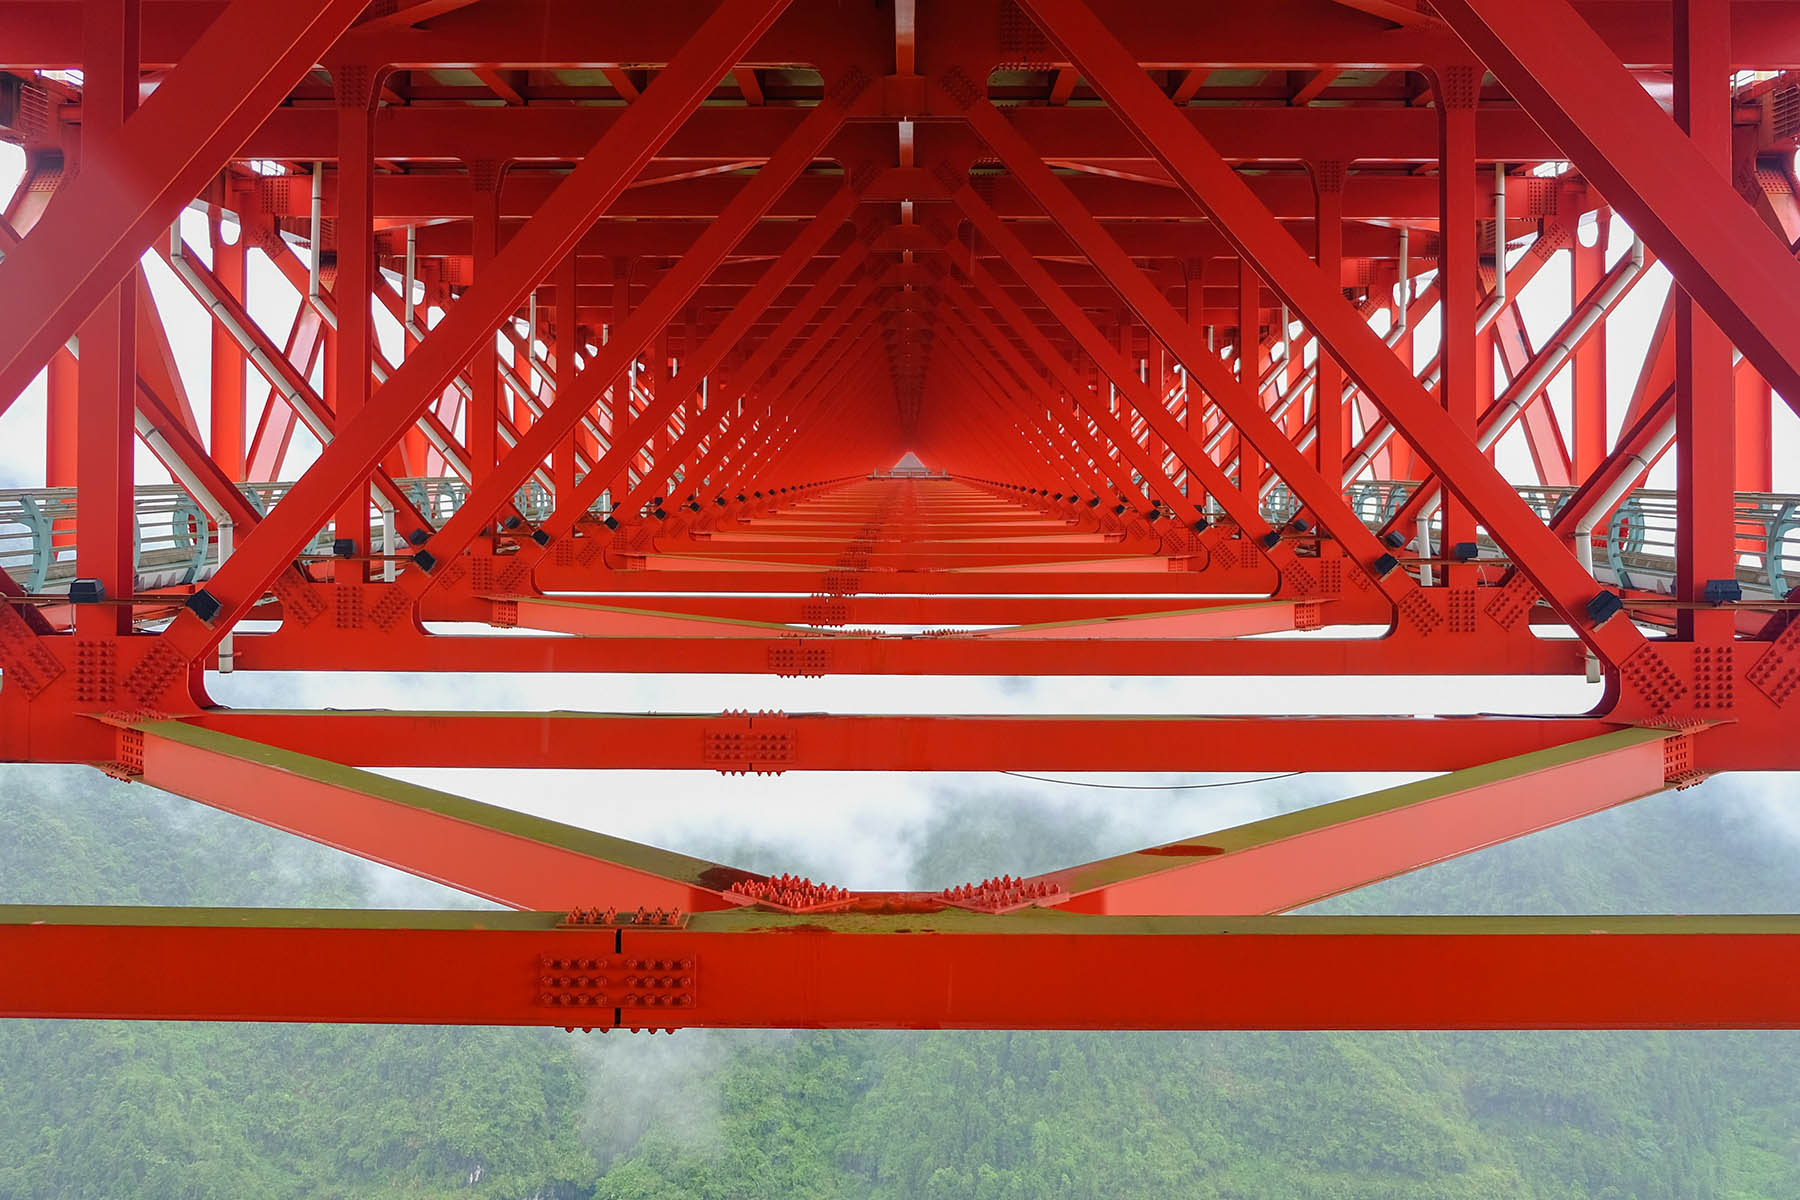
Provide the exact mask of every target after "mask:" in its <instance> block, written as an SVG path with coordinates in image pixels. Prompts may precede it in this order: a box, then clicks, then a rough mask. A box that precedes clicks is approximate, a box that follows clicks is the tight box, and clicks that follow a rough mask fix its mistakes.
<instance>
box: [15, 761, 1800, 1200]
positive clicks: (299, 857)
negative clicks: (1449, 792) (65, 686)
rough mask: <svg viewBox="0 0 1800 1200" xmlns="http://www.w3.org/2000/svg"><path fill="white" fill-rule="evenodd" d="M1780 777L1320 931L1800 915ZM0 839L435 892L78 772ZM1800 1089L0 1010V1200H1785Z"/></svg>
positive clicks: (141, 882) (1611, 1051) (1372, 1057)
mask: <svg viewBox="0 0 1800 1200" xmlns="http://www.w3.org/2000/svg"><path fill="white" fill-rule="evenodd" d="M1783 786H1786V785H1784V784H1781V783H1777V782H1765V781H1763V780H1748V781H1733V780H1719V781H1714V782H1713V783H1711V784H1709V785H1707V786H1705V787H1702V788H1698V789H1695V790H1693V791H1690V792H1684V793H1680V794H1675V795H1669V796H1662V797H1657V798H1655V799H1652V800H1647V801H1643V802H1640V803H1639V804H1637V805H1635V806H1632V807H1630V808H1628V809H1624V810H1619V811H1616V812H1612V813H1607V814H1603V815H1601V816H1599V817H1595V818H1592V819H1590V820H1588V821H1586V822H1584V823H1582V824H1580V825H1578V826H1572V827H1568V828H1565V829H1561V830H1554V831H1551V832H1549V833H1546V834H1542V835H1539V836H1537V837H1535V838H1533V839H1530V841H1529V842H1527V843H1522V844H1518V845H1513V846H1507V847H1500V848H1497V849H1495V850H1491V851H1488V852H1485V853H1483V854H1479V855H1475V856H1472V857H1470V858H1468V859H1465V860H1462V861H1459V862H1455V863H1451V864H1446V865H1445V866H1442V867H1437V868H1433V869H1431V870H1429V871H1425V872H1420V873H1419V874H1417V875H1414V876H1410V877H1407V878H1404V879H1399V880H1394V881H1391V882H1389V883H1386V884H1383V885H1380V886H1378V887H1374V888H1370V889H1367V890H1366V891H1364V892H1362V893H1359V894H1357V895H1355V896H1353V897H1346V898H1343V899H1340V900H1337V901H1333V902H1331V903H1330V904H1328V905H1324V906H1321V911H1339V912H1346V911H1347V912H1369V913H1375V912H1445V913H1474V912H1582V911H1592V912H1623V911H1673V912H1681V911H1796V910H1800V905H1797V904H1796V900H1797V899H1800V842H1796V841H1794V840H1790V839H1789V837H1788V836H1787V835H1786V834H1784V833H1781V832H1778V831H1777V827H1776V825H1775V824H1774V821H1773V817H1772V815H1771V814H1772V813H1773V812H1776V811H1778V810H1777V809H1776V808H1774V807H1773V805H1774V804H1778V803H1779V802H1780V798H1777V799H1776V800H1775V801H1771V800H1770V799H1769V798H1767V797H1766V796H1764V797H1763V798H1762V799H1758V798H1757V797H1758V796H1759V795H1761V793H1759V792H1757V791H1755V789H1764V790H1765V791H1766V790H1767V789H1772V788H1778V787H1783ZM1016 804H1017V802H1016V801H1002V800H998V799H996V798H993V797H982V796H960V797H952V798H950V799H948V800H947V801H946V803H945V805H944V808H943V812H942V814H941V816H940V818H939V820H938V821H937V822H936V824H934V825H933V826H932V827H931V828H928V829H926V830H925V831H923V833H922V834H921V836H920V838H919V839H918V840H917V841H916V842H915V843H914V844H912V845H911V847H910V850H911V853H912V855H913V859H914V863H913V870H914V872H915V875H916V877H917V878H918V879H919V881H920V882H921V883H924V882H936V881H938V880H940V879H947V878H951V877H956V876H966V875H968V874H970V873H977V874H978V873H979V871H980V867H981V866H982V865H985V864H986V863H989V862H992V861H993V857H994V852H995V848H996V844H1001V845H1002V846H1003V848H1004V843H1003V842H1002V841H1001V839H1002V838H1003V835H1004V831H1005V830H1007V829H1009V828H1012V829H1016V828H1017V826H1016V825H1015V824H1014V822H1013V821H1012V819H1011V817H1012V815H1013V814H1012V813H1011V812H1010V810H1009V807H1008V806H1009V805H1014V806H1016ZM1086 820H1087V823H1085V824H1084V823H1083V821H1082V820H1076V819H1074V818H1071V820H1070V821H1069V822H1067V823H1065V824H1064V825H1063V826H1061V827H1059V828H1058V829H1057V830H1054V831H1052V832H1051V833H1050V834H1048V835H1047V836H1046V838H1045V839H1044V842H1043V844H1041V845H1035V846H1032V847H1029V848H1025V849H1021V848H1020V847H1018V846H1017V845H1016V844H1013V845H1011V846H1010V852H1011V855H1012V858H1013V861H1014V862H1015V863H1016V864H1017V865H1018V866H1020V867H1024V868H1026V869H1030V868H1032V867H1036V866H1042V865H1047V862H1055V861H1057V860H1059V859H1060V860H1062V861H1068V860H1070V859H1073V858H1079V857H1084V856H1086V855H1085V854H1084V848H1086V849H1088V850H1091V848H1092V847H1093V846H1094V845H1095V836H1096V832H1095V830H1094V829H1093V828H1092V827H1091V826H1092V820H1091V819H1086ZM0 821H3V822H4V828H5V829H6V830H7V831H8V836H7V838H6V839H5V840H4V841H0V901H4V902H10V903H17V902H38V903H175V904H289V903H316V904H324V905H360V904H368V903H395V902H404V903H443V902H444V896H447V893H446V894H442V895H440V896H437V897H431V896H428V895H426V893H424V891H423V889H422V888H420V887H413V886H411V885H408V887H405V888H395V887H393V886H392V885H391V884H389V883H387V882H384V881H383V880H382V879H381V878H380V877H379V876H378V875H377V874H376V873H375V872H374V871H372V870H370V869H368V868H364V867H362V866H361V865H360V864H355V863H353V862H351V861H350V860H348V859H346V858H344V857H343V856H340V855H336V854H333V853H331V852H329V851H325V850H323V849H320V848H318V847H314V846H311V845H309V844H306V843H303V842H299V841H297V840H295V839H293V838H289V837H286V836H285V835H281V834H277V833H273V832H271V831H268V830H266V829H262V828H260V827H257V826H254V825H250V824H248V823H245V822H242V821H238V820H236V819H233V818H230V817H226V816H223V815H220V814H217V813H213V812H211V811H209V810H204V809H199V808H196V807H194V806H191V805H187V804H184V803H181V802H178V801H173V800H170V799H168V798H166V797H162V796H160V795H158V794H157V793H155V792H152V791H149V790H148V789H145V788H142V787H126V786H124V785H118V784H113V783H111V782H110V781H107V780H104V779H102V778H100V777H99V776H97V775H94V774H91V773H85V772H73V771H60V770H52V769H43V768H33V769H24V768H8V769H5V770H0ZM752 850H754V848H752ZM1020 854H1023V855H1024V857H1026V858H1042V859H1047V862H1044V861H1033V862H1019V861H1018V857H1019V855H1020ZM964 856H968V857H969V859H970V861H964ZM421 896H425V898H424V899H421ZM0 969H4V966H3V964H0ZM1221 986H1229V981H1226V980H1222V981H1221ZM1320 986H1330V981H1329V980H1321V981H1320ZM1797 1078H1800V1036H1796V1035H1790V1034H1745V1033H1682V1034H1636V1033H1579V1034H1524V1033H1508V1034H1482V1035H1449V1034H1356V1035H1348V1034H1308V1035H1281V1034H1230V1035H1225V1034H1048V1033H1024V1034H1020V1033H1012V1034H1008V1033H994V1034H968V1033H930V1034H905V1033H818V1034H777V1033H767V1034H730V1035H727V1034H718V1033H708V1032H704V1031H690V1032H686V1033H682V1034H678V1035H676V1036H675V1037H673V1038H670V1037H660V1036H659V1037H655V1038H651V1037H647V1036H639V1037H636V1038H633V1037H628V1036H621V1035H616V1034H615V1035H608V1036H601V1035H589V1036H585V1037H584V1036H571V1035H568V1034H564V1033H561V1032H542V1031H536V1030H485V1029H478V1030H447V1029H406V1028H396V1029H388V1028H379V1029H356V1028H329V1027H310V1026H302V1027H289V1026H195V1025H187V1026H176V1025H154V1024H136V1025H133V1024H125V1023H110V1022H107V1023H79V1024H76V1023H55V1022H7V1023H0V1200H6V1198H11V1197H62V1196H109V1197H111V1196H118V1197H134V1196H143V1197H159V1198H162V1197H193V1198H202V1197H221V1198H224V1197H231V1198H234V1200H236V1198H240V1197H250V1196H257V1197H261V1196H268V1197H351V1196H356V1197H401V1196H405V1197H419V1196H452V1195H469V1196H491V1197H508V1198H513V1197H516V1198H524V1197H541V1198H549V1197H558V1198H563V1197H589V1196H594V1197H607V1198H611V1200H627V1198H630V1200H640V1198H646V1197H657V1198H665V1197H666V1198H670V1200H674V1198H677V1197H696V1198H714V1197H718V1198H726V1197H776V1196H801V1197H868V1198H877V1197H879V1198H884V1200H885V1198H890V1197H891V1198H894V1200H902V1198H904V1200H915V1198H917V1200H937V1198H944V1200H951V1198H955V1200H964V1198H980V1200H989V1198H992V1200H1001V1198H1005V1200H1012V1198H1019V1200H1038V1198H1047V1197H1071V1198H1076V1197H1079V1198H1082V1200H1088V1198H1094V1197H1139V1196H1143V1197H1207V1198H1219V1200H1224V1198H1239V1197H1241V1198H1244V1200H1250V1198H1253V1197H1254V1198H1257V1200H1264V1198H1269V1197H1275V1198H1287V1197H1292V1198H1295V1200H1301V1198H1305V1200H1363V1198H1367V1200H1377V1198H1380V1200H1389V1198H1400V1200H1406V1198H1413V1197H1416V1198H1418V1200H1426V1198H1431V1200H1438V1198H1452V1200H1460V1198H1466V1200H1476V1198H1480V1200H1489V1198H1494V1200H1498V1198H1503V1197H1504V1198H1512V1197H1530V1198H1534V1200H1601V1198H1605V1200H1663V1198H1669V1200H1674V1198H1701V1197H1721V1198H1726V1197H1729V1198H1733V1200H1739V1198H1743V1200H1748V1198H1751V1197H1768V1198H1770V1200H1792V1198H1793V1197H1796V1196H1800V1095H1797V1094H1796V1089H1795V1086H1794V1082H1795V1080H1796V1079H1797Z"/></svg>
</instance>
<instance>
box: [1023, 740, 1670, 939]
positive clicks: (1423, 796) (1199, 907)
mask: <svg viewBox="0 0 1800 1200" xmlns="http://www.w3.org/2000/svg"><path fill="white" fill-rule="evenodd" d="M1677 736H1682V735H1678V734H1674V733H1672V732H1670V731H1668V730H1659V729H1621V730H1618V731H1617V732H1613V733H1605V734H1601V735H1600V736H1598V737H1593V738H1586V739H1583V740H1581V741H1575V742H1568V743H1565V744H1563V745H1560V746H1556V747H1553V748H1550V749H1545V750H1537V751H1532V752H1531V753H1529V754H1523V755H1519V756H1516V757H1510V758H1504V759H1500V760H1498V761H1495V762H1490V763H1483V764H1482V765H1480V766H1476V767H1469V768H1466V769H1464V770H1460V771H1456V772H1453V773H1451V774H1448V775H1442V776H1439V777H1437V778H1435V779H1426V780H1421V781H1420V782H1418V783H1409V784H1404V785H1402V786H1400V787H1396V788H1388V789H1386V790H1384V791H1379V792H1373V793H1371V794H1369V795H1366V796H1357V797H1354V798H1352V799H1348V800H1339V801H1337V802H1336V803H1333V804H1320V805H1316V806H1314V807H1312V808H1304V809H1301V810H1299V811H1298V812H1292V813H1287V814H1284V815H1282V816H1278V817H1270V818H1269V819H1267V820H1264V821H1257V822H1254V823H1252V824H1249V825H1239V826H1237V827H1236V828H1234V829H1223V830H1219V831H1217V832H1214V833H1206V834H1201V835H1199V836H1197V837H1192V838H1185V839H1183V840H1181V841H1179V842H1170V843H1167V844H1165V845H1161V846H1153V847H1151V848H1150V849H1148V850H1140V851H1137V852H1135V853H1131V854H1123V855H1119V856H1117V857H1114V858H1109V859H1104V860H1102V861H1100V862H1095V863H1089V864H1087V865H1086V866H1080V867H1071V868H1069V869H1067V870H1063V871H1053V872H1050V873H1048V874H1045V875H1040V876H1035V877H1033V878H1031V879H1027V880H1024V881H1023V884H1024V885H1025V886H1030V885H1032V884H1035V883H1040V882H1042V883H1051V884H1054V885H1056V887H1057V888H1058V889H1059V890H1060V891H1061V893H1062V894H1064V895H1066V896H1067V897H1068V899H1067V900H1066V901H1059V902H1058V903H1057V905H1056V907H1058V908H1064V909H1067V910H1068V911H1070V912H1086V913H1109V914H1113V915H1125V914H1132V913H1143V914H1150V913H1155V914H1168V915H1174V914H1186V915H1190V916H1223V915H1227V914H1238V913H1246V914H1248V913H1277V912H1286V911H1287V910H1289V909H1294V908H1299V907H1300V906H1301V905H1304V904H1311V903H1314V902H1315V901H1318V900H1323V899H1325V898H1327V897H1329V896H1335V895H1338V894H1339V893H1341V892H1347V891H1352V890H1354V889H1356V888H1360V887H1366V886H1368V885H1369V884H1371V883H1375V882H1378V881H1380V880H1383V879H1388V878H1391V877H1393V876H1395V875H1400V874H1404V873H1406V872H1408V871H1416V870H1419V869H1420V868H1422V867H1428V866H1430V865H1431V864H1433V863H1438V862H1443V861H1444V860H1446V859H1450V858H1455V857H1457V856H1459V855H1464V854H1468V853H1471V852H1473V851H1475V850H1480V849H1483V848H1485V847H1488V846H1493V845H1497V844H1499V843H1501V842H1507V841H1511V840H1513V839H1515V838H1519V837H1523V836H1525V835H1526V834H1530V833H1536V832H1538V831H1539V830H1542V829H1548V828H1549V827H1551V826H1552V825H1560V824H1562V823H1564V822H1566V821H1573V820H1575V819H1576V818H1578V817H1585V816H1588V815H1590V814H1592V813H1596V812H1599V811H1601V810H1603V809H1607V808H1612V807H1615V806H1616V805H1619V804H1624V803H1626V802H1628V801H1631V800H1638V799H1641V798H1643V797H1645V796H1649V795H1653V794H1655V793H1657V792H1660V791H1662V790H1663V789H1664V788H1666V787H1668V786H1669V784H1668V783H1667V782H1666V777H1665V767H1664V750H1663V743H1664V742H1665V741H1666V740H1667V739H1669V738H1671V737H1677Z"/></svg>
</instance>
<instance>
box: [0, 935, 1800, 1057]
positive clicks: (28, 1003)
mask: <svg viewBox="0 0 1800 1200" xmlns="http://www.w3.org/2000/svg"><path fill="white" fill-rule="evenodd" d="M635 916H636V914H622V918H623V919H624V920H629V921H631V922H632V923H630V924H600V925H583V924H565V923H564V918H563V915H562V914H560V913H485V912H484V913H469V912H423V913H421V912H412V913H396V912H317V911H313V910H283V909H194V908H168V909H154V908H139V909H132V908H30V907H18V906H9V907H5V908H0V956H4V958H5V960H6V962H7V963H8V966H9V969H8V970H7V971H6V972H5V973H4V975H0V1015H4V1016H7V1017H40V1018H42V1017H53V1018H70V1017H85V1018H100V1017H106V1018H125V1019H143V1020H210V1021H224V1020H236V1021H243V1020H252V1021H335V1022H377V1023H382V1024H421V1023H423V1024H467V1025H549V1026H562V1027H572V1028H589V1029H609V1028H667V1029H673V1028H681V1027H696V1026H718V1027H751V1028H763V1027H767V1028H833V1027H845V1028H912V1029H942V1028H960V1029H1510V1028H1633V1029H1649V1028H1692V1027H1697V1026H1705V1027H1710V1028H1743V1029H1780V1028H1796V1027H1800V990H1797V989H1795V988H1792V987H1785V986H1778V985H1777V983H1776V982H1774V981H1781V980H1786V979H1789V978H1791V976H1792V974H1793V971H1794V966H1795V963H1796V961H1800V917H1791V916H1757V917H1617V916H1613V917H1386V918H1353V917H1261V918H1257V917H1236V918H1230V919H1222V918H1211V919H1206V918H1184V917H1162V918H1155V917H1092V916H1081V915H1074V914H1069V913H1053V912H1026V913H1009V914H1004V915H989V914H983V913H970V912H960V911H943V912H939V913H935V914H923V915H922V914H917V913H908V914H906V915H903V916H881V915H871V914H853V915H850V916H845V917H832V916H829V915H820V914H812V913H805V914H798V915H791V916H790V915H785V914H778V913H764V912H735V913H708V914H700V915H696V916H694V917H692V918H690V919H688V920H687V921H686V923H685V924H684V925H681V926H679V927H665V926H658V925H655V924H651V923H649V922H650V919H651V916H650V915H649V914H647V915H646V921H645V923H643V924H638V923H636V921H635ZM446 980H454V981H455V986H454V987H446V986H442V983H443V981H446ZM1221 981H1228V982H1229V986H1223V985H1222V982H1221Z"/></svg>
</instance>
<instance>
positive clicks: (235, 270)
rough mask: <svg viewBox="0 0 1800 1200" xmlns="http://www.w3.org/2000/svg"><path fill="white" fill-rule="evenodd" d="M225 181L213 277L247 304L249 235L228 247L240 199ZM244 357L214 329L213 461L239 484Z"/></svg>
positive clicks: (211, 225)
mask: <svg viewBox="0 0 1800 1200" xmlns="http://www.w3.org/2000/svg"><path fill="white" fill-rule="evenodd" d="M227 180H228V177H226V176H221V177H220V179H219V181H218V183H217V185H216V186H215V188H214V191H213V197H212V205H211V212H210V213H209V215H208V218H209V219H208V220H207V232H208V234H209V235H210V236H211V239H212V271H213V276H214V277H215V278H216V279H218V281H219V282H220V284H222V285H223V286H224V288H225V291H226V292H227V293H228V294H229V295H230V296H231V297H232V298H233V299H234V300H236V301H237V302H238V303H240V304H242V303H243V301H244V288H245V284H246V282H247V278H248V276H247V273H246V270H245V262H246V258H247V255H246V250H247V248H248V244H247V243H246V241H245V239H244V229H243V226H242V225H241V224H240V225H239V226H238V235H237V237H236V239H234V240H233V241H230V242H227V241H226V240H225V237H224V231H223V229H222V225H223V211H224V209H225V208H227V207H228V206H231V205H233V204H234V203H235V197H234V196H233V194H232V191H231V188H230V186H229V184H228V182H227ZM244 364H245V360H244V351H243V348H242V347H241V346H239V345H238V341H237V339H236V338H234V337H232V336H231V334H230V332H229V331H227V330H226V328H225V326H224V325H223V324H221V323H220V322H218V321H214V322H213V323H212V414H211V418H210V419H211V424H212V441H211V451H212V459H213V461H214V462H215V463H218V464H219V469H220V470H221V471H223V472H225V477H226V478H227V479H230V480H231V481H232V482H234V483H236V482H238V481H240V480H242V479H243V478H244Z"/></svg>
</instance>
